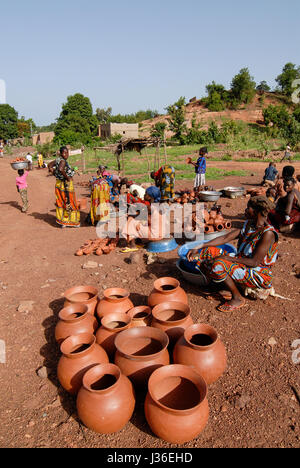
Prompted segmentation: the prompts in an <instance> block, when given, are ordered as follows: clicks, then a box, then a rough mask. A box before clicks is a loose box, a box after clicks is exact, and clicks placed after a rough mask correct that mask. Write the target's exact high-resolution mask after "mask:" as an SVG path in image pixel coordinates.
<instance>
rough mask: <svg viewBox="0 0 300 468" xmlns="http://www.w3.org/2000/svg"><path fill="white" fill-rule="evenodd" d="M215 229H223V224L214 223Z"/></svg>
mask: <svg viewBox="0 0 300 468" xmlns="http://www.w3.org/2000/svg"><path fill="white" fill-rule="evenodd" d="M215 228H216V231H223V229H224V224H215Z"/></svg>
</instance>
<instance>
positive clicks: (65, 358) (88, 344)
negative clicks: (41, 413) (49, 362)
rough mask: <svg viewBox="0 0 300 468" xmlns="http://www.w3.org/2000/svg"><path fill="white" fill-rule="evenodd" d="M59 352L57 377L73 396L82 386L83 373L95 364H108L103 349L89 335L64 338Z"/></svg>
mask: <svg viewBox="0 0 300 468" xmlns="http://www.w3.org/2000/svg"><path fill="white" fill-rule="evenodd" d="M60 350H61V352H62V356H61V358H60V360H59V362H58V366H57V377H58V380H59V382H60V384H61V386H62V387H63V388H64V389H65V390H67V392H69V393H71V394H72V395H75V394H76V393H78V391H79V389H80V387H81V385H82V377H83V375H84V373H85V372H86V371H87V370H88V369H89V368H90V367H92V366H94V365H95V364H105V363H107V362H109V359H108V356H107V354H106V352H105V351H104V349H103V348H102V347H101V346H99V345H98V344H97V343H96V338H95V336H94V335H92V334H90V333H81V334H80V335H72V336H69V337H68V338H66V339H65V340H64V341H63V342H62V344H61V346H60Z"/></svg>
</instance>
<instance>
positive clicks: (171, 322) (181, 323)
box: [151, 301, 194, 350]
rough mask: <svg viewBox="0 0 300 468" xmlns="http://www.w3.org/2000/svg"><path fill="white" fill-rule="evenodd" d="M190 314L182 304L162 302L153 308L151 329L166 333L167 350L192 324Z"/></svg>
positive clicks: (188, 309) (187, 308)
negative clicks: (168, 343)
mask: <svg viewBox="0 0 300 468" xmlns="http://www.w3.org/2000/svg"><path fill="white" fill-rule="evenodd" d="M190 313H191V310H190V308H189V306H188V305H187V304H184V303H183V302H175V301H172V302H171V301H170V302H162V303H161V304H158V305H157V306H155V307H154V308H153V310H152V316H153V319H152V323H151V327H154V328H159V329H160V330H163V331H164V332H166V333H167V335H168V337H169V341H170V345H169V350H170V347H171V348H172V347H173V346H174V345H175V344H176V342H177V341H178V340H179V338H180V337H181V336H182V335H183V333H184V330H185V329H186V328H187V327H189V326H190V325H192V324H193V323H194V322H193V319H192V317H191V316H190Z"/></svg>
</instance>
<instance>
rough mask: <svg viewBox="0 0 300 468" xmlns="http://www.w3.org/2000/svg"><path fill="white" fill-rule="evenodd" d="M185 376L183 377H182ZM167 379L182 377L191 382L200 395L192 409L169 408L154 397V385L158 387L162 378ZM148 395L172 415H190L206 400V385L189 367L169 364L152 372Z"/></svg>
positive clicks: (197, 373) (198, 374)
mask: <svg viewBox="0 0 300 468" xmlns="http://www.w3.org/2000/svg"><path fill="white" fill-rule="evenodd" d="M182 374H185V375H182ZM164 377H165V378H169V377H184V378H186V379H187V380H189V381H191V382H192V383H193V384H194V385H195V386H196V387H197V389H198V391H199V394H200V401H199V403H197V404H196V405H195V406H193V407H192V408H187V409H184V410H180V409H174V408H170V407H169V406H166V405H164V404H163V403H161V402H160V401H158V400H157V398H156V397H155V396H154V386H155V385H156V384H158V385H159V382H161V380H162V378H164ZM148 393H149V395H150V397H151V398H152V400H153V401H154V402H155V403H156V404H157V405H158V406H159V407H160V408H163V409H164V410H166V411H168V412H170V413H174V414H186V413H192V412H193V411H195V409H197V408H199V407H200V406H201V404H202V403H203V401H204V400H205V399H206V398H207V383H206V382H205V380H204V378H203V377H202V376H201V375H200V373H199V372H197V371H196V370H195V369H193V368H192V367H190V366H185V365H183V364H169V365H167V366H162V367H159V368H158V369H155V371H154V372H152V374H151V376H150V377H149V380H148Z"/></svg>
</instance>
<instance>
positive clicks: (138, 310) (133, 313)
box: [127, 306, 152, 327]
mask: <svg viewBox="0 0 300 468" xmlns="http://www.w3.org/2000/svg"><path fill="white" fill-rule="evenodd" d="M127 314H128V315H129V316H130V317H131V327H149V326H150V325H151V321H152V313H151V307H149V306H138V307H133V309H130V310H129V311H128V312H127Z"/></svg>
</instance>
